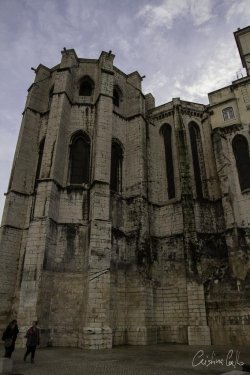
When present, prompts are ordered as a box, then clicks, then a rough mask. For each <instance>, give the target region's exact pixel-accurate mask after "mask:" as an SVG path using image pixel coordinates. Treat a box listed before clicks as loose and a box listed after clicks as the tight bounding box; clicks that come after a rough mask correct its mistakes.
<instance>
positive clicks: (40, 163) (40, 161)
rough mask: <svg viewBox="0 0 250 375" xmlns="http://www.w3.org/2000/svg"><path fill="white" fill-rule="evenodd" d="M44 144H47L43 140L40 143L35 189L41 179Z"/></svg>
mask: <svg viewBox="0 0 250 375" xmlns="http://www.w3.org/2000/svg"><path fill="white" fill-rule="evenodd" d="M44 143H45V139H43V140H42V141H41V142H40V145H39V154H38V161H37V167H36V180H35V189H36V188H37V185H38V180H39V178H40V172H41V166H42V159H43V150H44Z"/></svg>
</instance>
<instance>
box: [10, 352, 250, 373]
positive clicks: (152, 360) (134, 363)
mask: <svg viewBox="0 0 250 375" xmlns="http://www.w3.org/2000/svg"><path fill="white" fill-rule="evenodd" d="M230 349H233V350H234V351H233V355H232V357H231V359H230V361H235V360H236V357H237V351H239V352H240V353H239V356H238V362H245V363H250V348H246V347H245V348H240V349H239V348H224V347H223V348H222V347H211V346H209V347H194V346H184V345H157V346H144V347H132V346H129V347H117V348H114V349H106V350H81V349H72V348H41V349H38V350H37V353H36V358H35V364H31V363H30V362H29V361H27V362H26V363H24V362H23V354H24V349H16V351H15V352H14V355H13V360H14V367H13V375H14V374H15V375H17V374H18V375H21V374H22V375H106V374H107V375H163V374H164V375H165V374H168V375H172V374H175V375H189V374H209V375H211V374H215V375H216V374H223V373H225V372H229V371H232V370H234V366H233V364H232V363H231V362H229V361H228V362H227V365H226V358H227V356H230V353H229V350H230ZM199 350H204V355H203V357H200V358H197V357H196V359H195V360H194V364H197V363H198V362H200V361H201V360H202V359H203V364H199V365H197V366H196V367H193V366H192V361H193V358H194V356H195V354H196V353H197V352H198V351H199ZM213 351H214V355H213V354H212V353H213ZM228 353H229V354H228ZM209 360H212V361H214V362H216V360H217V364H214V363H213V364H211V365H208V366H206V364H208V363H209V362H208V361H209ZM205 361H206V362H205ZM218 361H219V362H218ZM222 362H223V364H222ZM235 369H237V370H240V369H241V366H238V365H237V366H236V367H235Z"/></svg>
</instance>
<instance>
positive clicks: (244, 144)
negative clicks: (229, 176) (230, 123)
mask: <svg viewBox="0 0 250 375" xmlns="http://www.w3.org/2000/svg"><path fill="white" fill-rule="evenodd" d="M232 146H233V152H234V157H235V161H236V167H237V171H238V176H239V182H240V188H241V191H243V190H245V189H249V188H250V159H249V145H248V141H247V139H246V138H245V137H244V136H243V135H240V134H238V135H236V136H235V137H234V139H233V142H232Z"/></svg>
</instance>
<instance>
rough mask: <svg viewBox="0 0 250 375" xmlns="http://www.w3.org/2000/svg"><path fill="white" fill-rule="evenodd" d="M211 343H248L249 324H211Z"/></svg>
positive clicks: (242, 344) (249, 337) (249, 338)
mask: <svg viewBox="0 0 250 375" xmlns="http://www.w3.org/2000/svg"><path fill="white" fill-rule="evenodd" d="M210 329H211V341H212V345H237V346H247V345H250V325H249V324H248V325H218V326H217V325H214V326H211V328H210Z"/></svg>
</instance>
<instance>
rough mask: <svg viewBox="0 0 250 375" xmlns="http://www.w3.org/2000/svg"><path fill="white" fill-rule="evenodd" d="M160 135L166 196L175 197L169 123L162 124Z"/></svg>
mask: <svg viewBox="0 0 250 375" xmlns="http://www.w3.org/2000/svg"><path fill="white" fill-rule="evenodd" d="M161 131H162V135H163V139H164V146H165V160H166V173H167V184H168V198H169V199H171V198H174V197H175V183H174V163H173V152H172V128H171V126H170V125H163V127H162V130H161Z"/></svg>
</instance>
